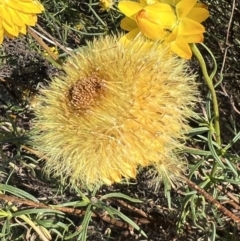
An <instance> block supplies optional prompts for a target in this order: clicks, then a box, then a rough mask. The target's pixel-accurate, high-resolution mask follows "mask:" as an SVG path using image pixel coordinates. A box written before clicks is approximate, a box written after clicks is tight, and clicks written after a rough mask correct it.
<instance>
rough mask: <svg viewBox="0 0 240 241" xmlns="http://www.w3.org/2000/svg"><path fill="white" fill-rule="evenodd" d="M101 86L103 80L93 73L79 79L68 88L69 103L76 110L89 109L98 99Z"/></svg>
mask: <svg viewBox="0 0 240 241" xmlns="http://www.w3.org/2000/svg"><path fill="white" fill-rule="evenodd" d="M103 87H104V82H103V80H102V79H100V78H99V77H97V76H95V75H93V76H89V77H86V78H83V79H81V80H79V81H78V82H76V83H75V84H74V85H73V86H72V87H71V88H70V90H69V93H68V99H69V105H70V106H72V107H73V108H74V109H77V110H83V111H84V110H87V109H89V108H90V107H91V106H94V105H96V104H97V103H98V101H99V100H100V98H101V96H102V95H103Z"/></svg>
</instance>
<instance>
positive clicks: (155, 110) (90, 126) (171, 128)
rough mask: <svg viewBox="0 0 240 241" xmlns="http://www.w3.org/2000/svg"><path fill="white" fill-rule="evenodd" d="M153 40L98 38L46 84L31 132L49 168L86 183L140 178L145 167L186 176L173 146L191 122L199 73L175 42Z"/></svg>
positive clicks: (170, 176) (166, 174) (73, 181)
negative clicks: (176, 52) (175, 50)
mask: <svg viewBox="0 0 240 241" xmlns="http://www.w3.org/2000/svg"><path fill="white" fill-rule="evenodd" d="M148 44H149V43H146V42H144V41H142V40H141V39H139V40H136V41H134V42H132V43H130V44H129V45H128V46H127V47H125V45H124V44H122V43H121V42H118V39H117V38H116V37H104V38H101V39H99V40H94V41H93V42H92V43H89V44H88V46H87V47H84V48H80V49H79V52H78V53H77V54H76V55H75V57H71V58H69V59H68V61H67V63H66V64H65V66H64V70H65V71H66V75H65V76H62V77H58V78H55V79H53V80H52V82H51V83H50V85H49V86H48V87H46V88H44V89H42V91H41V93H40V95H39V96H38V97H37V99H38V102H39V103H40V104H39V105H38V106H37V107H36V110H35V111H36V112H35V113H36V120H35V124H34V127H33V137H32V139H33V144H34V146H35V147H36V148H37V150H38V151H39V152H40V153H42V155H44V156H46V157H47V158H46V168H45V171H46V173H47V174H53V175H55V176H60V177H61V178H62V179H63V180H66V178H69V180H70V183H71V184H72V185H76V184H79V183H81V184H84V185H86V186H87V187H90V186H94V185H101V184H108V185H110V184H112V183H113V182H121V180H122V178H123V177H125V178H135V177H136V174H137V169H138V167H145V166H153V167H155V168H156V170H157V171H158V172H159V175H163V177H164V179H166V178H167V179H169V180H171V179H174V177H176V176H179V175H180V173H181V171H182V166H183V163H182V162H181V161H179V160H178V158H177V157H176V155H175V154H174V150H176V148H180V147H181V146H182V144H180V139H183V138H184V135H183V132H184V131H186V130H187V129H188V128H189V127H188V125H187V123H186V118H188V117H190V116H191V115H192V111H191V107H192V105H193V104H194V102H195V94H196V84H195V82H194V75H191V74H188V73H187V65H186V62H185V61H184V60H180V59H178V58H176V57H174V56H172V55H170V54H169V49H164V48H163V47H162V46H161V45H159V44H157V43H156V44H154V43H153V44H151V46H149V45H148Z"/></svg>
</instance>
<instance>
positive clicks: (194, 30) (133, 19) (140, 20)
mask: <svg viewBox="0 0 240 241" xmlns="http://www.w3.org/2000/svg"><path fill="white" fill-rule="evenodd" d="M118 6H119V9H120V10H121V11H122V12H123V13H124V14H125V15H126V17H125V18H124V19H123V20H122V22H121V27H122V28H123V29H124V30H127V31H129V33H128V34H127V35H126V36H125V38H126V39H134V38H136V36H138V35H139V34H140V33H142V34H143V35H145V36H146V37H148V38H149V39H152V40H160V41H162V42H166V43H168V44H169V45H170V47H171V50H172V51H173V52H174V53H176V54H177V55H179V56H180V57H182V58H185V59H190V58H191V56H192V52H191V49H190V47H189V45H188V44H189V43H200V42H203V33H204V32H205V28H204V27H203V25H202V24H201V23H202V22H203V21H204V20H205V19H206V18H208V16H209V12H208V10H207V9H206V5H204V4H202V3H197V0H140V2H132V1H121V2H120V3H119V5H118Z"/></svg>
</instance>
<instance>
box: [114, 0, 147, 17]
mask: <svg viewBox="0 0 240 241" xmlns="http://www.w3.org/2000/svg"><path fill="white" fill-rule="evenodd" d="M118 8H119V10H120V11H121V12H122V13H123V14H125V15H126V16H127V17H132V16H134V15H135V14H137V13H138V12H139V11H140V10H141V9H142V8H143V6H142V5H141V4H140V3H136V2H131V1H121V2H120V3H119V4H118Z"/></svg>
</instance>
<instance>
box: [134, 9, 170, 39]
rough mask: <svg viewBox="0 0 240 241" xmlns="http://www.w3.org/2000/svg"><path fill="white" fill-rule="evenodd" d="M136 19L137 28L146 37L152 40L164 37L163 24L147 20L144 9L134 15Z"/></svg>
mask: <svg viewBox="0 0 240 241" xmlns="http://www.w3.org/2000/svg"><path fill="white" fill-rule="evenodd" d="M136 20H137V24H138V27H139V29H140V30H141V32H142V33H143V34H144V35H145V36H146V37H148V38H150V39H152V40H160V39H163V38H164V37H166V34H167V32H166V31H165V26H161V25H159V24H155V23H153V22H151V21H149V20H148V18H147V15H146V11H145V9H143V10H142V11H141V12H140V13H139V14H138V15H137V16H136Z"/></svg>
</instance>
